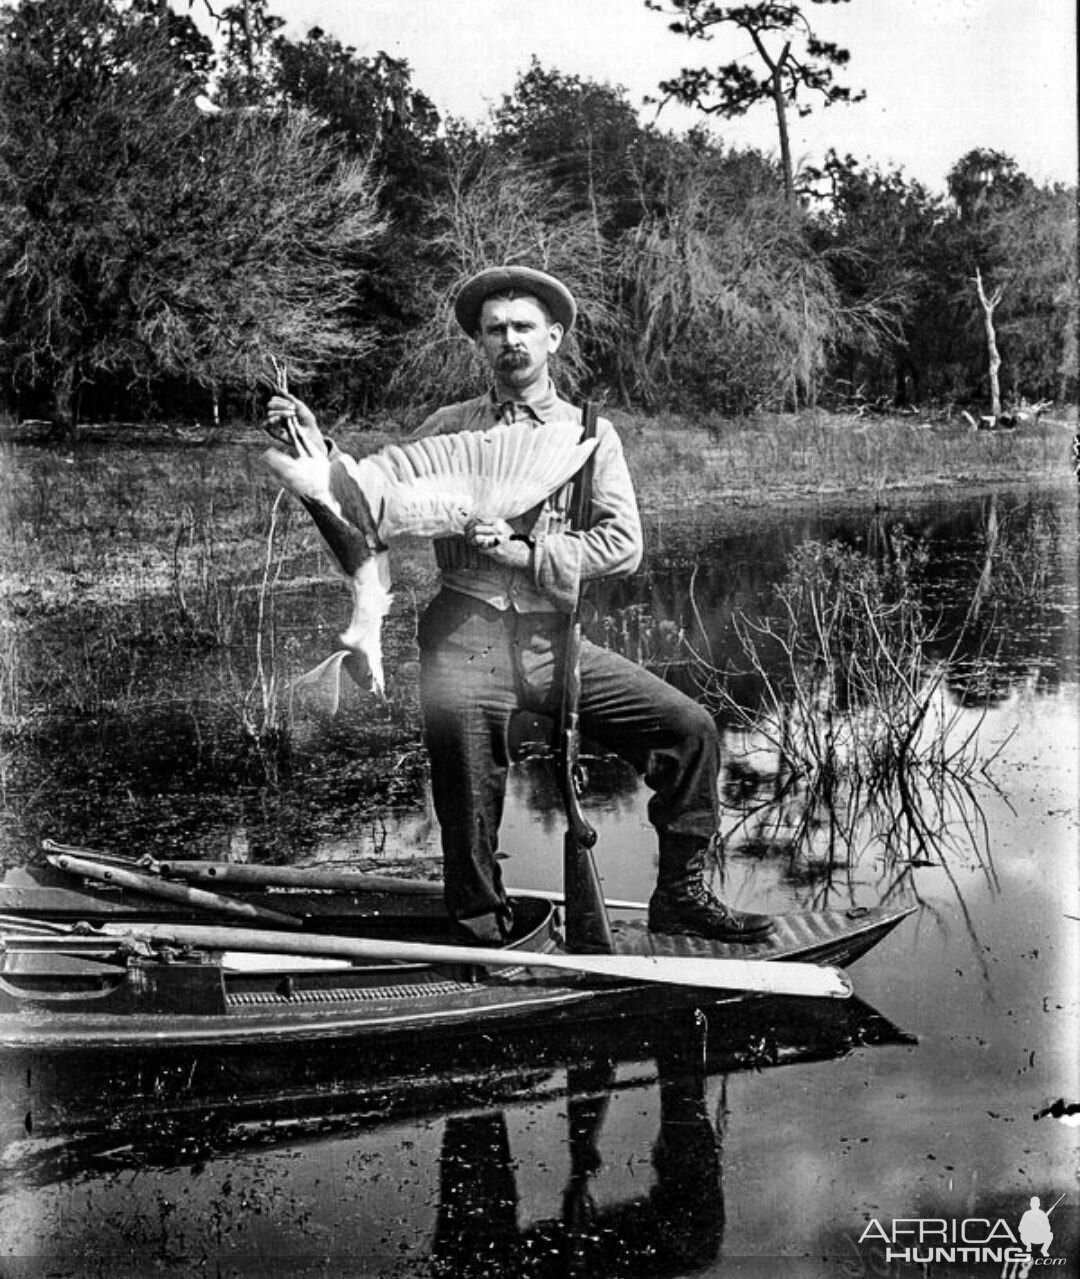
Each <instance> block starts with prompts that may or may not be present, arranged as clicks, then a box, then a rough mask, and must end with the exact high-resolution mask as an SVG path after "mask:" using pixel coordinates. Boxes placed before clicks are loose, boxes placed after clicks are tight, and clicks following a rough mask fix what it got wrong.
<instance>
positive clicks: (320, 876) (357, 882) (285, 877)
mask: <svg viewBox="0 0 1080 1279" xmlns="http://www.w3.org/2000/svg"><path fill="white" fill-rule="evenodd" d="M158 869H159V870H160V871H161V873H162V874H163V875H175V876H176V877H177V878H178V879H187V880H193V881H195V882H196V883H203V884H209V883H214V884H220V885H222V887H225V888H228V887H234V888H239V887H243V888H310V889H311V890H312V891H322V890H327V889H328V890H331V891H333V892H342V893H352V892H356V893H396V894H398V895H400V896H402V897H437V896H441V895H442V891H443V886H442V883H441V882H439V883H436V882H435V881H434V880H430V879H403V878H401V877H399V876H397V875H368V874H365V873H363V872H362V871H358V870H336V869H334V868H333V867H324V866H252V865H250V864H249V863H243V862H199V861H167V862H160V863H159V864H158ZM506 892H507V895H508V896H510V897H531V898H536V899H537V900H538V901H550V902H561V901H563V900H564V897H563V894H562V893H561V892H549V891H548V890H547V889H546V888H508V889H507V890H506ZM604 904H605V905H606V906H608V907H610V908H611V909H613V910H647V909H648V904H647V903H646V902H637V901H620V900H617V899H615V898H605V899H604Z"/></svg>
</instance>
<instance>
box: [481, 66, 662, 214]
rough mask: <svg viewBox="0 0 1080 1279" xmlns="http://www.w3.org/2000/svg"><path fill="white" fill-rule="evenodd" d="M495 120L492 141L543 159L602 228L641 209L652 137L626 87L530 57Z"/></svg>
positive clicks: (533, 162)
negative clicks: (567, 72)
mask: <svg viewBox="0 0 1080 1279" xmlns="http://www.w3.org/2000/svg"><path fill="white" fill-rule="evenodd" d="M492 123H493V125H494V141H495V143H496V145H497V146H499V147H502V148H504V149H506V150H507V151H509V152H511V153H512V154H513V155H515V156H517V157H519V158H520V159H521V160H522V161H524V162H525V164H527V165H529V166H533V167H535V166H540V167H542V168H543V169H544V170H545V171H546V172H547V173H548V174H549V175H550V176H551V178H552V179H553V181H554V182H555V183H556V184H557V185H559V186H560V187H562V188H563V189H564V190H565V191H566V192H567V193H568V195H569V196H570V199H571V201H572V203H573V206H574V208H575V209H588V210H590V211H591V212H592V213H593V215H594V217H595V218H596V220H597V223H598V224H600V225H603V226H604V227H605V229H618V228H620V227H625V226H627V225H630V224H632V223H633V222H635V221H636V220H637V219H638V218H639V217H640V216H641V214H642V212H643V208H644V204H645V202H646V199H647V197H646V194H645V191H644V187H645V185H646V182H647V179H646V177H645V173H644V169H645V167H646V165H647V161H648V144H649V141H650V139H649V136H648V134H647V132H646V130H645V129H643V128H642V125H641V123H640V122H639V120H638V118H637V113H636V111H635V110H634V108H633V107H632V106H631V105H630V103H629V102H628V101H627V99H626V91H625V89H623V88H621V87H619V86H611V85H607V84H597V83H596V82H595V81H593V80H583V79H581V78H580V77H579V76H570V75H564V74H563V73H562V72H560V71H554V70H552V71H549V70H545V69H544V68H543V67H542V66H541V65H540V63H539V61H538V60H537V59H536V58H535V57H534V58H533V60H532V64H531V65H530V67H529V69H528V71H525V72H523V73H522V74H521V75H519V77H518V80H517V83H516V84H515V86H514V91H513V93H512V94H510V95H507V96H505V97H504V98H503V100H502V104H501V106H499V107H498V108H497V109H496V110H495V112H494V113H493V117H492Z"/></svg>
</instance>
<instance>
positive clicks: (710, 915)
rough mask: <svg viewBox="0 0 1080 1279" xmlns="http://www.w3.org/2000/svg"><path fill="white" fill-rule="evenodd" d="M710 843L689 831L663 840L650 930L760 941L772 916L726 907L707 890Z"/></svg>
mask: <svg viewBox="0 0 1080 1279" xmlns="http://www.w3.org/2000/svg"><path fill="white" fill-rule="evenodd" d="M709 850H710V844H709V842H708V841H707V840H702V839H700V838H694V837H691V836H667V837H666V838H663V839H662V840H661V842H660V875H659V878H658V880H657V884H656V891H655V892H654V893H653V895H652V897H651V898H650V900H649V930H650V931H651V932H654V933H667V934H669V935H672V934H675V935H688V936H691V937H705V938H707V939H709V940H710V941H726V942H758V941H761V940H763V939H764V938H765V937H767V936H768V935H769V934H770V933H771V932H772V930H773V921H772V917H771V916H769V915H747V914H744V913H742V912H741V911H736V910H732V909H731V908H730V907H729V906H726V905H725V904H724V903H723V902H722V901H721V900H720V899H719V898H718V897H716V896H715V895H714V894H713V893H712V892H711V891H710V889H709V887H708V885H707V884H706V882H705V875H706V872H707V870H708V868H709V860H710V859H709Z"/></svg>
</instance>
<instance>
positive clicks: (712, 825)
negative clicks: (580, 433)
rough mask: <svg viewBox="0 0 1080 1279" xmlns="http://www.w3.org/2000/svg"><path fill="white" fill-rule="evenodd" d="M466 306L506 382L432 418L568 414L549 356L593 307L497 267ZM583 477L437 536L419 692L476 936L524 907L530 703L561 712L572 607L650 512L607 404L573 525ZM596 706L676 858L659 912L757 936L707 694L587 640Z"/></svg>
mask: <svg viewBox="0 0 1080 1279" xmlns="http://www.w3.org/2000/svg"><path fill="white" fill-rule="evenodd" d="M455 314H456V316H457V320H458V322H459V324H460V325H461V327H462V328H463V329H464V331H465V332H466V333H467V334H468V336H469V337H470V338H472V339H473V340H474V341H475V342H476V344H477V347H478V350H479V352H480V354H481V356H482V357H483V358H484V359H485V360H486V362H487V364H488V365H489V367H490V368H491V371H492V374H493V378H494V385H493V387H492V388H491V390H490V391H488V392H487V393H485V394H483V395H480V396H478V397H477V398H475V399H472V400H466V401H464V402H462V403H458V404H451V405H448V406H446V407H444V408H441V409H439V410H438V411H437V412H435V413H434V414H432V415H431V417H429V418H428V419H427V420H426V421H425V422H424V423H423V425H422V426H421V427H420V429H419V431H418V432H417V435H420V436H423V435H434V434H439V433H451V432H456V431H471V430H488V429H491V428H492V427H496V426H498V425H499V424H500V423H512V422H521V421H526V422H535V423H537V424H540V423H544V422H552V421H564V420H567V419H570V420H573V421H575V422H580V421H581V411H580V409H579V408H577V407H575V406H573V405H571V404H569V403H567V402H566V401H565V400H562V399H560V397H559V396H558V394H557V392H556V390H555V388H554V385H553V384H552V380H551V375H550V372H549V367H548V365H549V361H550V359H551V357H552V356H553V355H554V354H555V352H556V351H557V350H558V349H559V346H560V344H561V342H562V340H563V337H564V336H565V334H566V333H567V332H568V331H569V330H570V329H571V328H572V327H573V324H574V321H575V318H576V314H577V307H576V303H575V301H574V298H573V296H572V295H571V293H570V291H569V290H568V289H567V288H566V287H565V286H564V285H563V284H562V283H561V281H559V280H557V279H555V278H554V277H553V276H550V275H547V274H545V273H543V272H541V271H535V270H532V269H529V268H526V267H518V266H512V267H494V268H491V269H489V270H486V271H482V272H480V274H479V275H476V276H474V277H473V278H472V279H470V280H469V281H467V283H466V284H465V285H464V286H463V287H462V289H461V290H460V293H459V295H458V297H457V300H456V305H455ZM567 497H568V495H567V493H566V492H565V491H564V492H563V493H561V494H556V495H553V497H552V498H549V499H548V501H547V502H545V503H544V504H543V505H542V506H541V507H540V508H538V509H537V510H534V511H531V512H529V513H528V514H527V515H525V516H523V517H521V518H519V519H516V520H514V521H513V522H512V523H507V522H506V521H504V520H487V519H483V518H481V519H475V520H473V521H471V523H470V524H469V525H468V527H467V529H466V532H465V535H464V536H463V537H447V538H440V539H436V541H435V556H436V561H437V563H438V567H439V569H440V572H441V589H440V591H439V593H438V595H437V596H436V598H435V599H434V601H433V602H432V604H431V605H430V607H429V608H428V609H427V611H426V612H425V613H424V615H423V617H422V618H421V620H420V625H419V628H418V638H419V643H420V665H421V676H420V681H421V687H420V691H421V704H422V707H423V713H424V732H425V739H426V744H427V748H428V751H429V754H430V758H431V776H432V790H433V797H434V802H435V811H436V814H437V816H438V819H439V822H440V825H441V828H442V843H443V858H444V880H445V892H446V903H447V908H448V910H449V912H450V915H451V918H452V919H453V921H454V922H455V925H456V927H457V929H458V931H459V934H460V935H461V937H462V938H463V939H464V940H468V941H470V942H481V943H489V944H498V943H500V942H501V941H503V940H504V939H505V938H506V937H507V936H508V935H509V931H510V928H511V923H512V919H511V911H510V906H509V904H508V902H507V898H506V894H505V891H504V889H503V885H502V882H501V877H500V872H499V865H498V862H497V860H496V849H497V847H498V836H499V825H500V822H501V819H502V813H503V801H504V796H505V792H506V781H507V771H508V767H509V763H510V759H509V748H508V733H509V726H510V720H511V717H512V715H513V713H514V712H515V711H517V710H521V709H527V710H532V711H536V712H540V713H545V714H549V715H551V714H554V713H555V712H556V711H557V709H558V698H559V695H560V691H561V674H562V672H561V669H560V663H561V657H562V651H563V646H564V639H565V634H566V629H567V627H566V621H567V619H566V615H567V614H568V613H569V612H570V611H571V610H572V609H573V607H574V605H575V603H576V601H577V598H578V592H579V590H580V588H581V586H582V585H583V584H584V583H586V582H589V581H591V580H593V579H596V578H603V577H611V576H617V575H620V574H628V573H632V572H633V571H634V569H635V568H636V567H637V566H638V564H639V563H640V561H641V555H642V536H641V523H640V518H639V515H638V510H637V502H636V499H635V496H634V490H633V485H632V483H631V480H630V475H629V472H628V470H627V467H626V462H625V459H624V457H623V451H622V445H621V443H620V441H619V438H618V436H617V434H616V432H615V430H614V428H613V427H612V425H611V423H610V422H608V421H606V420H605V419H600V421H599V423H598V427H597V447H596V453H595V461H594V471H593V479H592V491H591V500H590V518H589V527H588V529H587V530H586V531H580V530H577V529H571V528H569V527H567V520H566V516H565V509H566V505H567ZM580 724H581V730H582V732H583V733H584V735H585V736H587V737H589V738H591V739H592V740H594V741H596V742H598V743H599V744H601V745H602V746H605V747H607V748H609V749H611V750H613V751H614V752H615V753H617V754H618V755H620V756H622V757H623V758H624V759H626V760H628V761H629V762H630V763H631V764H632V765H634V767H635V768H637V769H638V771H639V772H641V773H642V774H643V775H644V778H645V781H646V783H647V784H648V785H649V787H650V788H651V789H652V791H653V795H652V798H651V800H650V802H649V819H650V821H651V822H652V824H653V825H654V826H655V828H656V830H657V834H658V838H659V846H660V872H659V879H658V883H657V886H656V891H655V892H654V893H653V896H652V898H651V901H650V904H649V927H650V928H651V929H652V930H654V931H656V932H662V933H682V934H693V935H697V936H702V937H708V938H713V939H717V940H721V941H729V942H730V941H734V942H752V941H758V940H760V939H761V938H762V937H764V936H765V935H766V934H767V933H768V932H769V931H770V930H771V928H772V923H771V920H770V919H769V918H768V917H767V916H763V915H746V914H739V913H736V912H734V911H732V910H730V909H729V908H728V907H727V906H725V905H724V904H723V903H722V902H720V901H719V900H718V899H717V898H716V897H714V896H713V895H712V893H711V892H710V891H709V889H708V887H707V885H706V882H705V876H706V874H707V872H708V870H709V861H710V859H709V853H710V848H711V845H712V840H713V838H714V835H715V831H716V828H717V816H718V813H717V791H716V785H717V774H718V771H719V762H720V749H719V740H718V736H717V732H716V727H715V725H714V724H713V721H712V717H711V716H710V715H709V714H708V713H707V712H706V711H705V710H704V708H703V707H701V706H699V705H698V703H696V702H695V701H693V700H692V699H691V698H689V697H686V696H685V695H684V694H682V693H680V692H678V691H677V690H676V689H674V688H672V687H671V686H670V685H668V684H666V683H665V682H664V681H663V680H661V679H659V678H657V677H656V676H654V675H652V674H650V673H649V672H648V671H646V670H644V669H643V668H641V667H640V666H637V665H635V664H634V663H633V662H630V661H628V660H627V659H626V658H623V657H621V656H619V655H618V654H615V653H612V652H610V651H608V650H606V649H603V648H599V647H598V646H596V645H594V644H591V643H589V642H588V641H586V642H584V643H583V645H582V650H581V702H580Z"/></svg>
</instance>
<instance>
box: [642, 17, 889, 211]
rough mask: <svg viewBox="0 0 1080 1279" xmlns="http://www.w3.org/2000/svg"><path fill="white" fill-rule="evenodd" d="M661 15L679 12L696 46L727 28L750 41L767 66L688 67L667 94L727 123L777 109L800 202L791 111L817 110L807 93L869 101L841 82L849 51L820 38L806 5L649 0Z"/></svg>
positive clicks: (784, 162)
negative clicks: (760, 108) (765, 106)
mask: <svg viewBox="0 0 1080 1279" xmlns="http://www.w3.org/2000/svg"><path fill="white" fill-rule="evenodd" d="M811 2H812V3H813V4H846V3H847V0H811ZM645 3H646V5H647V7H648V8H650V9H655V10H656V11H657V12H659V13H666V14H677V15H679V16H678V20H677V21H676V22H673V23H671V24H670V29H671V30H672V31H674V32H675V33H676V34H677V35H684V36H686V37H687V38H689V39H692V40H711V39H713V37H714V32H715V30H716V29H717V28H721V27H727V26H730V27H734V28H735V29H736V30H738V31H740V32H742V33H743V34H744V35H747V36H749V37H750V41H751V44H752V45H753V48H754V52H755V53H756V55H757V57H758V59H759V60H760V62H761V64H762V65H763V67H764V70H763V71H761V72H758V73H755V72H754V71H753V70H752V69H751V68H750V67H749V66H747V65H746V64H745V62H744V61H743V60H742V59H741V58H733V59H732V60H731V61H729V62H725V63H722V64H721V65H720V66H718V67H716V68H710V67H695V68H684V69H683V70H682V71H681V72H680V73H679V74H678V75H677V76H676V77H675V78H674V79H672V80H665V81H663V82H662V83H661V85H660V89H661V91H662V92H663V93H664V94H665V98H666V99H672V98H674V99H676V100H677V101H679V102H682V103H684V104H686V105H688V106H694V107H697V108H698V109H699V110H701V111H703V112H705V113H706V114H709V115H721V116H725V117H728V118H731V117H736V116H741V115H745V114H746V113H747V112H748V111H749V110H750V109H751V108H752V107H755V106H757V105H758V104H759V103H762V102H768V103H771V104H772V108H773V111H774V113H775V115H776V128H777V135H778V137H779V141H780V167H781V171H782V173H783V177H784V191H785V193H786V195H787V198H788V200H789V202H790V201H791V200H793V199H794V192H795V177H794V168H793V164H792V159H791V144H790V141H789V138H788V123H787V121H788V111H789V110H790V109H791V108H795V110H796V111H797V112H798V114H799V115H800V116H805V115H808V114H809V113H810V112H811V110H812V109H813V108H812V107H811V106H809V105H808V104H807V103H806V102H805V101H800V95H801V94H803V95H805V94H807V93H810V94H813V95H815V96H816V97H817V98H818V100H819V101H820V103H822V104H823V105H824V106H827V107H828V106H832V105H833V103H835V102H858V101H860V100H861V99H862V98H863V97H864V96H865V95H864V94H863V93H862V92H856V93H853V92H852V90H851V89H849V88H847V87H846V86H843V85H839V84H837V83H836V81H835V79H834V73H835V70H836V69H837V68H840V67H845V66H846V65H847V63H848V62H849V60H850V57H851V55H850V53H849V52H848V51H847V49H842V48H841V47H840V46H839V45H837V44H835V43H833V42H831V41H828V40H820V39H818V37H817V36H815V35H814V32H813V30H812V29H811V27H810V23H809V22H808V20H807V18H806V15H805V14H804V13H803V5H802V4H791V3H765V2H761V0H759V2H758V3H754V4H716V3H714V0H645Z"/></svg>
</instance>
